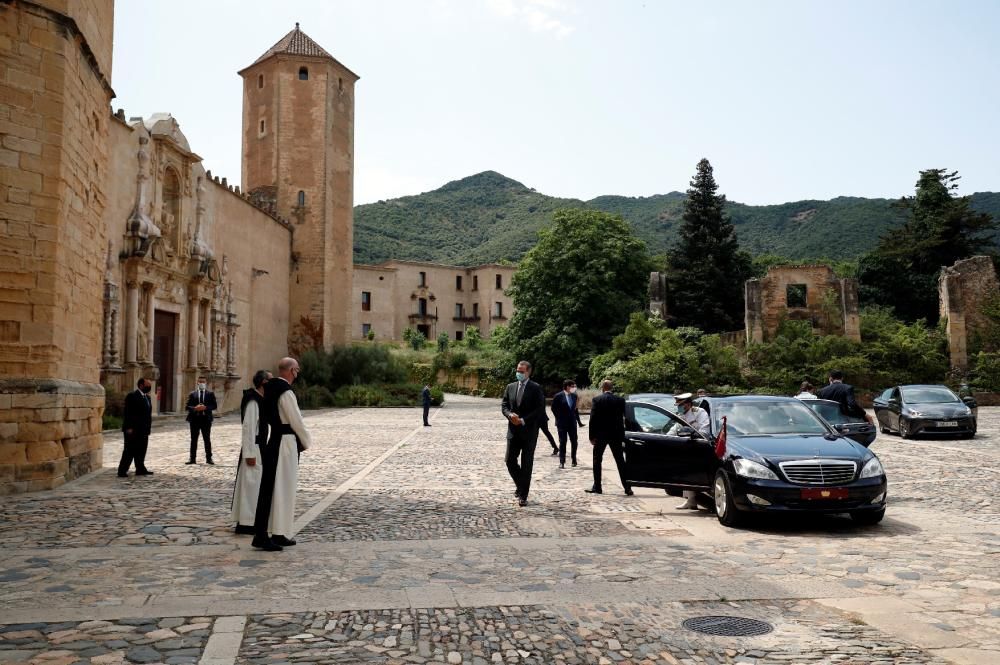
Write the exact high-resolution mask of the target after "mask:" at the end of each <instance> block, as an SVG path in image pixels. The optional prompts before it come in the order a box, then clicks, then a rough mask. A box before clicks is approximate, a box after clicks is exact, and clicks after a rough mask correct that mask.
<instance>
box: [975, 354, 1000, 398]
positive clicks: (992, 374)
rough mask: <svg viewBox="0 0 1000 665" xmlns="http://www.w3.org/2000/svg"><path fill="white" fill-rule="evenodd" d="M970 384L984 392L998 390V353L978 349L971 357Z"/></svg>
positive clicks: (999, 359)
mask: <svg viewBox="0 0 1000 665" xmlns="http://www.w3.org/2000/svg"><path fill="white" fill-rule="evenodd" d="M970 365H971V369H972V371H971V375H972V381H971V385H972V387H973V388H974V389H975V390H980V391H984V392H997V391H1000V353H989V352H986V351H980V352H979V353H977V354H976V355H975V356H973V357H972V362H971V363H970Z"/></svg>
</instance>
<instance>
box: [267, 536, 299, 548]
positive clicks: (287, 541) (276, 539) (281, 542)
mask: <svg viewBox="0 0 1000 665" xmlns="http://www.w3.org/2000/svg"><path fill="white" fill-rule="evenodd" d="M271 542H272V543H274V544H275V545H278V546H279V547H291V546H292V545H294V544H295V541H294V540H292V539H291V538H285V537H284V536H271Z"/></svg>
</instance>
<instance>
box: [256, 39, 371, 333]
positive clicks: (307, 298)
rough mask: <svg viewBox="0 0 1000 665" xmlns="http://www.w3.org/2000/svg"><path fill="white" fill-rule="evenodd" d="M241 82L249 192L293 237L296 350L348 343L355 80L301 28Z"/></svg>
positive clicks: (291, 302)
mask: <svg viewBox="0 0 1000 665" xmlns="http://www.w3.org/2000/svg"><path fill="white" fill-rule="evenodd" d="M239 74H240V76H242V77H243V178H242V180H243V187H244V188H245V190H246V191H248V192H249V193H250V195H251V196H252V197H253V198H254V199H255V200H256V202H257V203H259V204H264V205H268V206H273V207H274V209H275V210H276V212H277V213H278V214H279V215H281V216H283V217H286V218H287V219H289V220H290V221H291V222H292V226H293V229H294V232H293V237H292V260H291V265H290V267H289V269H290V270H291V280H290V284H291V288H290V293H289V321H290V325H291V330H290V331H289V346H290V347H291V348H292V349H296V348H303V347H306V346H311V345H312V343H313V342H314V341H316V342H318V341H320V340H321V341H322V343H323V346H324V347H329V346H330V345H331V344H343V343H346V342H347V341H348V340H350V338H351V335H350V330H349V326H350V325H351V309H350V299H351V286H352V284H351V282H352V274H353V247H354V233H353V230H354V219H353V212H352V210H353V204H354V201H353V190H354V84H355V82H356V81H357V80H358V76H357V75H356V74H355V73H354V72H352V71H351V70H349V69H348V68H347V67H345V66H344V65H342V64H341V63H340V62H338V61H337V60H336V58H334V57H333V56H332V55H330V54H329V53H328V52H327V51H326V50H325V49H323V48H322V47H321V46H320V45H319V44H317V43H316V42H314V41H313V40H312V39H311V38H310V37H309V36H308V35H306V34H305V33H304V32H302V31H301V30H300V29H299V24H298V23H296V24H295V29H294V30H292V31H291V32H289V33H288V34H287V35H285V36H284V37H283V38H282V39H281V40H279V41H278V43H276V44H275V45H274V46H272V47H271V48H270V49H268V50H267V52H266V53H264V54H263V55H262V56H261V57H259V58H257V60H256V61H255V62H254V63H253V64H252V65H250V66H249V67H247V68H246V69H243V70H242V71H240V72H239ZM249 240H250V242H252V241H253V239H249ZM275 251H278V248H275ZM320 331H322V333H321V334H320Z"/></svg>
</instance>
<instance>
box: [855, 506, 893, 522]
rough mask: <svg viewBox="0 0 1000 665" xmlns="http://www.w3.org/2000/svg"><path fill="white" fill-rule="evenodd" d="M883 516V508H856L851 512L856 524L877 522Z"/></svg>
mask: <svg viewBox="0 0 1000 665" xmlns="http://www.w3.org/2000/svg"><path fill="white" fill-rule="evenodd" d="M883 517H885V508H882V509H881V510H856V511H854V512H853V513H851V519H852V520H854V521H855V522H857V523H858V524H878V523H879V522H881V521H882V518H883Z"/></svg>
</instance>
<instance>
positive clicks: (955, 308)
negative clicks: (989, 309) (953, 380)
mask: <svg viewBox="0 0 1000 665" xmlns="http://www.w3.org/2000/svg"><path fill="white" fill-rule="evenodd" d="M938 294H939V298H940V303H941V305H940V307H941V309H940V314H941V318H942V319H943V320H944V321H945V331H946V333H947V335H948V351H949V353H950V356H951V367H952V369H955V370H959V371H963V372H964V371H965V370H966V369H968V366H969V353H970V352H975V351H977V349H976V348H974V347H975V346H976V339H977V336H978V335H979V334H981V333H983V332H985V331H986V330H987V329H988V328H989V327H990V321H989V319H987V317H986V316H985V315H984V314H983V307H984V305H986V304H987V303H988V302H989V301H991V300H992V299H994V298H996V297H997V296H998V295H1000V281H998V280H997V274H996V270H995V269H994V267H993V260H992V259H991V258H990V257H988V256H973V257H971V258H968V259H963V260H961V261H956V262H955V264H954V265H952V266H950V267H948V268H944V269H942V270H941V277H940V278H939V280H938ZM970 347H972V348H970Z"/></svg>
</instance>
